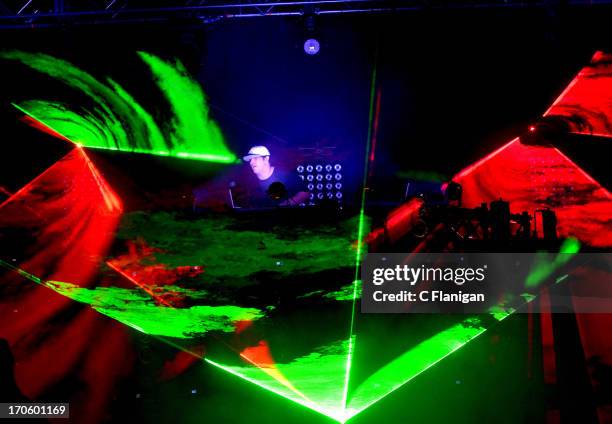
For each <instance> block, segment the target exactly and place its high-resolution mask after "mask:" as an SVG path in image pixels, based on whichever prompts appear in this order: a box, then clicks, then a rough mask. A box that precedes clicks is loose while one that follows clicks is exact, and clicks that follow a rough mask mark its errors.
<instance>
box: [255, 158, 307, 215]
mask: <svg viewBox="0 0 612 424" xmlns="http://www.w3.org/2000/svg"><path fill="white" fill-rule="evenodd" d="M257 181H258V182H259V187H258V190H256V191H257V192H256V193H253V196H251V203H252V204H253V206H254V207H272V206H278V205H279V204H280V203H282V202H284V201H286V200H287V199H288V198H290V197H293V196H295V195H296V194H297V193H299V192H301V191H306V188H305V186H304V184H303V182H302V181H301V180H300V179H299V177H298V176H297V175H296V174H295V173H294V172H290V171H285V170H282V169H279V168H276V167H275V168H274V172H272V175H270V177H269V178H267V179H265V180H257ZM279 184H282V186H280V185H279ZM270 186H272V187H270ZM270 192H272V193H273V196H271V195H270ZM273 197H279V198H278V199H274V198H273Z"/></svg>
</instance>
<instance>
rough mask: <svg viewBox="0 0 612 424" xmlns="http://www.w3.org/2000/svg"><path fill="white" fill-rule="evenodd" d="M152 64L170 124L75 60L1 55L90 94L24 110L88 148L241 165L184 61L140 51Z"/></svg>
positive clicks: (16, 53) (30, 102) (25, 105)
mask: <svg viewBox="0 0 612 424" xmlns="http://www.w3.org/2000/svg"><path fill="white" fill-rule="evenodd" d="M138 54H139V57H140V58H141V59H142V60H143V61H144V62H145V63H146V64H147V65H148V66H149V68H150V70H151V72H152V74H153V83H155V84H156V85H157V87H158V88H159V90H160V91H161V93H162V94H163V96H164V97H165V98H166V100H167V101H168V105H169V107H170V109H171V111H172V114H173V115H172V118H171V119H170V121H169V122H164V123H160V124H159V125H158V123H157V122H156V121H155V120H154V119H153V116H152V114H151V113H150V112H148V111H147V110H146V109H145V108H144V107H143V106H142V105H141V104H139V103H138V102H137V101H136V99H135V98H134V97H133V96H132V95H131V94H129V93H128V92H127V90H125V89H124V88H123V87H122V86H121V85H119V84H118V83H117V82H115V81H113V80H112V79H110V78H107V79H106V83H103V82H100V81H98V80H97V79H95V78H94V77H93V76H92V75H90V74H89V73H87V72H85V71H83V70H81V69H79V68H77V67H76V66H74V65H72V64H71V63H69V62H66V61H63V60H60V59H57V58H54V57H52V56H48V55H44V54H40V53H26V52H21V51H9V52H1V53H0V58H4V59H8V60H15V61H18V62H20V63H22V64H24V65H26V66H29V67H30V68H32V69H34V70H36V71H39V72H41V73H43V74H46V75H48V76H50V77H52V78H54V79H56V80H58V81H60V82H61V83H63V84H65V85H67V86H68V87H70V88H71V89H73V90H75V91H77V92H79V93H81V94H82V95H84V96H85V98H86V100H87V102H84V103H87V104H90V105H89V106H83V105H81V106H76V105H73V104H66V103H62V102H60V101H56V100H53V101H48V100H28V101H24V102H21V103H20V104H19V105H18V106H17V105H15V106H16V107H18V109H19V110H20V111H22V112H23V113H26V114H27V115H28V116H30V117H31V118H33V119H35V120H36V121H39V122H41V123H43V124H44V125H45V126H47V127H49V128H50V129H52V130H53V131H55V132H56V133H58V134H60V135H62V136H64V137H65V138H66V139H68V140H71V141H73V142H74V143H76V144H79V145H82V146H84V147H88V148H97V149H107V150H118V151H123V152H131V153H143V154H152V155H157V156H170V157H176V158H187V159H194V160H200V161H207V162H219V163H235V162H236V161H237V158H236V156H235V155H234V154H233V153H232V152H231V151H230V150H229V149H228V148H227V146H226V145H225V140H224V137H223V134H222V132H221V130H220V128H219V127H218V125H217V124H216V122H214V120H212V119H211V118H210V116H209V107H208V104H207V100H206V97H205V95H204V93H203V91H202V88H201V87H200V85H199V84H198V83H197V82H196V81H194V80H193V79H192V78H191V77H190V76H189V75H188V74H187V72H186V70H185V68H184V67H183V65H182V64H181V63H180V62H178V61H176V62H175V63H171V62H164V61H163V60H161V59H159V58H158V57H156V56H154V55H151V54H148V53H143V52H139V53H138Z"/></svg>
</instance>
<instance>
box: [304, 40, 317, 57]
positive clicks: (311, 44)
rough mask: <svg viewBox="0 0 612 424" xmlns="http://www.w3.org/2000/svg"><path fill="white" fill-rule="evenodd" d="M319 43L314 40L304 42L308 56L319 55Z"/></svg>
mask: <svg viewBox="0 0 612 424" xmlns="http://www.w3.org/2000/svg"><path fill="white" fill-rule="evenodd" d="M319 48H320V46H319V42H318V41H317V40H315V39H314V38H309V39H308V40H306V41H305V42H304V51H305V52H306V54H309V55H315V54H317V53H319Z"/></svg>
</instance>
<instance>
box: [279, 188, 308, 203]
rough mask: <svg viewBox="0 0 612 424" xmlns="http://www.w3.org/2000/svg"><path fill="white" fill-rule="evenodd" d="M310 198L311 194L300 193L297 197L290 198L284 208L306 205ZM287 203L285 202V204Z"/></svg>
mask: <svg viewBox="0 0 612 424" xmlns="http://www.w3.org/2000/svg"><path fill="white" fill-rule="evenodd" d="M309 198H310V194H309V193H307V192H305V191H300V192H298V193H297V194H296V195H295V196H293V197H290V198H289V199H287V201H286V203H287V204H286V205H283V206H298V205H300V204H302V203H306V202H307V201H308V199H309ZM283 203H285V202H283Z"/></svg>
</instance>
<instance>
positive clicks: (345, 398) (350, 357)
mask: <svg viewBox="0 0 612 424" xmlns="http://www.w3.org/2000/svg"><path fill="white" fill-rule="evenodd" d="M377 60H378V46H377V50H376V54H375V60H374V67H373V68H372V79H371V82H370V108H369V116H368V132H367V134H368V135H367V140H366V146H365V147H366V149H365V156H364V165H363V179H362V182H361V205H360V208H359V229H358V230H357V252H356V254H355V278H354V280H353V304H352V306H351V322H350V328H349V346H348V352H347V359H346V371H345V375H344V390H343V394H342V410H343V411H344V412H343V420H342V421H341V422H344V421H346V420H347V419H348V418H345V417H344V416H345V415H346V407H347V401H348V391H349V383H350V374H351V366H352V361H353V352H354V349H355V339H356V337H355V336H354V335H353V331H354V328H355V309H356V305H357V291H358V290H357V286H358V284H361V281H360V279H359V268H360V265H361V251H362V248H363V247H362V246H363V234H364V227H365V225H364V218H365V201H366V186H367V182H368V165H369V158H370V149H371V144H372V130H373V128H374V123H373V117H374V107H375V95H376V71H377Z"/></svg>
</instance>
